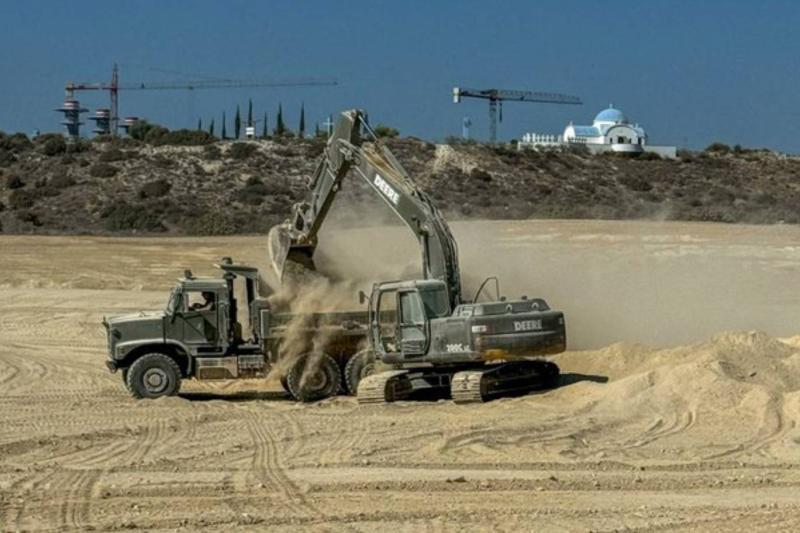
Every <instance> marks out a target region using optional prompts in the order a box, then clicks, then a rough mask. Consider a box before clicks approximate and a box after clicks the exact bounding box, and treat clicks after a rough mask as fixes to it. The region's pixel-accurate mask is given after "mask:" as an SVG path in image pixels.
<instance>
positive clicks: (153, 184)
mask: <svg viewBox="0 0 800 533" xmlns="http://www.w3.org/2000/svg"><path fill="white" fill-rule="evenodd" d="M171 189H172V184H171V183H170V182H168V181H167V180H166V179H164V178H158V179H157V180H153V181H149V182H147V183H145V184H144V185H142V188H141V189H139V198H143V199H144V198H160V197H162V196H166V195H167V194H168V193H169V191H170V190H171Z"/></svg>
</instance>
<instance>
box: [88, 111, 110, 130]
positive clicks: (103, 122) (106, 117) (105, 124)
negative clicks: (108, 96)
mask: <svg viewBox="0 0 800 533" xmlns="http://www.w3.org/2000/svg"><path fill="white" fill-rule="evenodd" d="M89 120H93V121H94V122H95V128H94V129H93V130H92V132H93V133H96V134H97V135H108V134H110V133H111V110H110V109H108V108H107V107H101V108H98V109H97V111H95V113H94V116H93V117H89Z"/></svg>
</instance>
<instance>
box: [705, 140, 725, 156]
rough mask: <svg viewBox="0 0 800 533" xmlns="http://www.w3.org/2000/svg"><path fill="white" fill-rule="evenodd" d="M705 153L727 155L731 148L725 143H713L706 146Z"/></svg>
mask: <svg viewBox="0 0 800 533" xmlns="http://www.w3.org/2000/svg"><path fill="white" fill-rule="evenodd" d="M705 151H706V152H709V153H718V154H727V153H728V152H730V151H731V147H730V146H728V145H727V144H725V143H721V142H713V143H711V144H709V145H708V146H706V150H705Z"/></svg>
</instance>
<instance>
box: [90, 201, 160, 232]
mask: <svg viewBox="0 0 800 533" xmlns="http://www.w3.org/2000/svg"><path fill="white" fill-rule="evenodd" d="M165 208H168V207H167V205H166V204H165V205H147V204H129V203H127V202H125V201H119V202H115V203H114V204H111V205H109V206H108V207H106V209H104V210H103V212H102V213H101V214H100V216H101V217H103V219H104V221H103V226H104V227H105V229H107V230H108V231H143V232H162V231H164V230H165V228H164V224H163V222H162V220H163V218H164V216H163V212H164V209H165Z"/></svg>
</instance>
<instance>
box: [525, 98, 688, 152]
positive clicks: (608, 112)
mask: <svg viewBox="0 0 800 533" xmlns="http://www.w3.org/2000/svg"><path fill="white" fill-rule="evenodd" d="M570 145H584V146H586V148H587V149H588V150H589V151H590V152H592V153H600V152H608V151H612V152H620V153H630V154H637V153H642V152H651V153H655V154H658V155H660V156H661V157H669V158H675V157H676V152H677V150H676V148H675V147H674V146H654V145H650V144H648V142H647V133H646V132H645V131H644V129H643V128H642V127H641V126H639V124H634V123H631V121H629V120H628V118H627V117H626V116H625V114H624V113H623V112H622V111H620V110H619V109H615V108H614V106H613V105H612V106H609V107H608V109H604V110H603V111H600V112H599V113H598V114H597V116H596V117H594V121H593V122H592V125H591V126H579V125H575V124H573V123H572V122H570V123H569V124H568V125H567V127H566V128H564V133H563V134H562V135H551V134H541V133H526V134H525V135H523V136H522V139H521V140H520V142H519V144H518V146H519V147H520V148H533V149H538V148H554V147H559V146H570Z"/></svg>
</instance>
